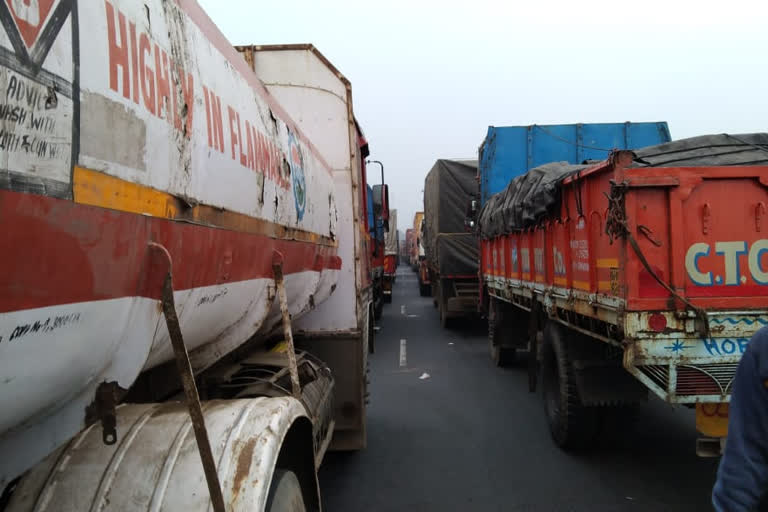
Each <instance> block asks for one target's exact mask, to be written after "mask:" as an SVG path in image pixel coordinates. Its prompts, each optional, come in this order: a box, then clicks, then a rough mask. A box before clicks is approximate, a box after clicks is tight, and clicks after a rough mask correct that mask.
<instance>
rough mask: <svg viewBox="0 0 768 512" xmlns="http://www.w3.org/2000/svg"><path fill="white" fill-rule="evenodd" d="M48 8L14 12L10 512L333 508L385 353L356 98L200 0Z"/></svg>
mask: <svg viewBox="0 0 768 512" xmlns="http://www.w3.org/2000/svg"><path fill="white" fill-rule="evenodd" d="M31 5H32V7H30V4H29V2H27V4H26V6H25V5H24V3H19V2H10V3H7V2H3V3H2V4H0V18H2V20H3V27H2V29H0V32H2V33H3V36H2V37H0V52H2V56H3V58H2V59H0V95H1V96H2V98H3V100H4V101H5V102H7V104H8V108H9V109H10V110H9V111H10V112H13V114H10V117H4V122H3V125H2V130H0V141H1V143H2V147H3V163H2V166H1V167H2V170H0V219H1V220H0V222H2V228H3V229H2V231H3V235H2V237H3V238H2V239H3V244H2V246H3V251H2V255H1V256H0V259H2V269H3V270H2V271H1V272H0V382H2V386H0V410H2V414H1V415H0V489H2V490H3V493H2V498H0V502H2V504H3V505H4V507H5V511H8V512H10V511H22V510H23V511H26V510H33V509H34V510H44V509H48V510H54V509H55V510H62V511H81V510H103V509H109V510H136V509H142V510H150V509H151V510H160V509H162V510H184V511H185V512H186V511H206V510H209V509H212V510H214V511H217V512H218V511H223V510H228V511H230V510H232V511H234V510H286V509H287V507H288V506H290V507H291V508H290V510H319V509H320V497H319V487H318V481H317V473H316V472H317V468H318V466H319V464H320V463H321V461H322V459H323V455H324V453H325V452H326V450H327V449H328V448H329V447H330V448H336V449H359V448H363V447H364V446H365V444H366V424H365V407H366V405H365V404H366V396H367V391H366V383H367V380H366V367H367V357H368V352H369V347H372V345H373V318H372V317H373V299H372V285H371V279H370V268H369V266H370V262H369V260H368V259H367V258H366V257H365V255H366V254H368V249H369V244H370V240H369V236H368V226H367V222H366V218H367V209H366V196H365V189H366V187H365V183H366V168H365V156H366V155H367V153H368V145H367V142H366V141H365V138H364V137H363V135H362V131H361V130H360V129H359V127H358V125H357V123H356V120H355V117H354V111H353V107H352V93H351V86H350V83H349V81H348V80H347V79H346V78H345V77H344V76H343V75H342V74H341V73H340V72H339V71H338V70H337V69H336V68H334V67H333V66H332V65H331V64H330V62H329V61H328V60H327V59H325V57H323V56H322V55H321V54H320V53H319V52H318V51H317V50H316V49H315V48H313V47H312V46H310V45H297V46H281V47H259V46H251V47H242V48H239V49H238V50H239V52H240V53H238V51H237V50H236V49H235V48H233V47H232V46H230V45H229V44H228V42H227V40H226V39H225V37H224V36H223V35H222V34H221V33H220V32H219V31H218V29H217V28H216V27H215V26H214V24H213V23H212V22H211V20H210V19H209V18H208V17H207V15H206V14H205V12H203V11H202V9H201V8H200V7H199V6H198V5H197V4H196V3H195V2H194V1H185V2H178V3H177V2H163V1H160V0H148V1H144V2H130V1H127V0H105V1H103V2H72V1H65V0H61V1H59V2H47V3H44V2H40V4H39V6H38V3H37V2H34V3H33V4H31ZM33 7H34V8H35V9H37V8H38V7H39V10H35V9H33ZM33 17H34V22H33V21H32V18H33ZM3 108H5V106H4V107H3ZM4 112H5V110H4Z"/></svg>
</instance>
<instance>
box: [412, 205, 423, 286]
mask: <svg viewBox="0 0 768 512" xmlns="http://www.w3.org/2000/svg"><path fill="white" fill-rule="evenodd" d="M423 223H424V212H416V214H415V215H414V216H413V239H412V240H413V245H412V246H411V269H412V270H413V271H414V272H418V271H419V258H420V257H423V256H424V248H423V245H422V240H421V238H422V233H421V228H422V224H423Z"/></svg>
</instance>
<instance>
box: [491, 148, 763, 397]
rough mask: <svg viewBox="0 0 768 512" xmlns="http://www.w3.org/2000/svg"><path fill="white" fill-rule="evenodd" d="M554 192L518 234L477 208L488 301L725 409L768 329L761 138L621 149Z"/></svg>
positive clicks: (669, 388) (667, 393) (660, 385)
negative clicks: (556, 325)
mask: <svg viewBox="0 0 768 512" xmlns="http://www.w3.org/2000/svg"><path fill="white" fill-rule="evenodd" d="M713 164H714V165H713ZM558 183H559V185H558V192H559V194H558V195H557V198H556V200H553V201H552V203H553V204H551V205H549V206H548V207H542V205H540V204H539V205H537V206H539V207H540V208H539V210H540V212H541V213H540V214H539V216H538V217H536V216H535V215H534V216H533V217H530V218H528V220H527V223H528V224H527V225H526V226H524V227H522V228H518V229H513V230H506V232H504V230H503V229H496V230H495V231H496V232H493V230H491V231H489V230H487V229H485V228H486V227H487V226H489V225H491V224H494V223H495V224H496V228H498V224H499V222H498V216H499V215H504V214H506V215H507V216H509V215H510V213H511V210H510V209H509V208H508V209H507V210H506V211H503V210H502V209H501V208H497V209H496V210H493V211H489V210H488V209H486V210H484V212H483V214H482V218H481V225H482V226H483V228H484V234H485V237H484V240H483V241H482V243H481V245H482V262H481V264H482V274H483V279H484V281H485V283H486V285H487V287H488V290H489V293H490V294H491V296H493V297H497V298H499V299H501V300H505V301H507V302H513V303H516V304H518V305H520V306H521V307H523V308H526V309H530V308H531V307H532V304H533V303H534V302H539V303H541V304H542V305H543V307H544V309H545V311H546V313H547V314H548V315H549V317H550V318H552V319H555V320H557V321H559V322H561V323H565V324H567V325H569V326H571V327H573V328H575V329H576V330H580V331H582V332H584V333H589V334H590V335H591V336H592V337H594V338H597V339H600V340H603V341H605V342H607V343H610V344H613V345H616V346H617V347H621V348H623V349H624V366H625V368H626V369H627V370H629V371H630V372H631V373H632V374H633V375H635V376H636V377H637V378H638V379H640V380H641V381H642V382H643V383H644V384H645V385H646V386H647V387H648V388H650V389H651V390H652V391H654V392H655V393H656V394H657V395H659V396H661V397H662V398H664V399H666V400H668V401H671V402H685V403H693V402H701V401H709V402H725V401H728V400H729V398H730V391H731V389H730V386H731V382H732V379H733V374H734V372H735V368H736V366H737V364H738V361H739V358H740V356H741V354H742V353H743V351H744V349H745V348H746V346H747V343H748V341H749V338H750V337H751V335H752V334H753V333H754V332H755V331H756V330H757V329H758V328H759V327H760V326H762V325H768V294H766V291H767V290H768V289H767V288H766V285H768V237H766V234H765V233H766V230H767V229H768V224H766V218H765V217H766V205H767V204H768V135H765V134H755V135H744V136H738V137H732V136H725V135H723V136H713V137H705V138H696V139H690V140H687V141H679V142H674V143H669V144H663V145H660V146H654V147H652V148H649V149H648V150H643V151H638V152H637V153H632V152H629V151H619V152H615V153H613V154H612V155H611V157H610V159H609V160H607V161H605V162H603V163H601V164H599V165H596V166H592V167H587V168H583V169H576V170H575V171H574V170H573V169H571V170H569V173H568V174H567V175H564V176H563V177H561V178H560V180H559V182H558ZM512 188H514V183H513V184H510V186H509V187H508V189H507V190H508V191H509V190H510V189H512ZM502 194H503V193H502ZM501 203H502V202H499V204H501ZM523 207H524V206H523V205H522V204H513V205H512V206H511V207H510V208H511V209H514V208H523ZM501 224H502V228H503V225H504V223H501ZM507 224H508V223H507Z"/></svg>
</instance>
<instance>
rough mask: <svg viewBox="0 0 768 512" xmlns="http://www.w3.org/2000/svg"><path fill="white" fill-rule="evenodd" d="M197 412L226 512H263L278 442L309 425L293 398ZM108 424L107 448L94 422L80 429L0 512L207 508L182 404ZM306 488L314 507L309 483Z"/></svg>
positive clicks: (129, 410) (121, 415) (137, 407)
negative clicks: (110, 439)
mask: <svg viewBox="0 0 768 512" xmlns="http://www.w3.org/2000/svg"><path fill="white" fill-rule="evenodd" d="M203 410H204V414H205V423H206V426H207V428H208V434H209V437H210V441H211V447H212V449H213V455H214V459H215V460H216V465H217V468H218V475H219V480H220V482H221V486H222V491H223V495H224V502H225V505H226V509H227V510H229V511H238V510H249V511H251V510H256V511H261V510H264V506H265V504H266V499H267V494H268V492H269V486H270V481H271V479H272V473H273V471H274V468H275V464H276V462H277V458H278V454H279V453H280V450H281V447H282V445H283V441H284V440H285V437H286V435H287V434H288V432H289V430H291V427H292V426H293V425H297V424H299V423H303V422H307V423H308V422H309V420H308V418H307V417H306V413H305V411H304V408H303V407H302V406H301V404H300V403H299V401H297V400H295V399H293V398H253V399H242V400H217V401H210V402H204V403H203ZM117 420H118V423H117V433H118V441H117V443H115V444H114V445H111V446H108V445H105V444H104V443H103V442H102V435H101V427H100V426H99V424H95V425H93V426H91V427H89V428H88V429H86V430H84V431H83V432H82V433H81V434H80V435H78V436H77V437H75V438H74V439H73V440H72V441H71V442H70V443H68V444H67V445H66V446H64V447H62V448H60V449H59V450H56V451H55V452H54V453H52V454H51V455H50V456H49V457H48V458H46V459H45V460H44V461H43V462H41V463H40V464H38V465H37V466H35V467H34V468H33V469H32V470H30V471H29V472H28V473H27V474H26V475H25V476H24V477H23V478H22V480H21V481H20V483H19V485H18V486H17V488H16V490H15V492H14V493H13V496H12V497H11V501H10V503H9V506H8V508H7V509H6V510H7V512H18V511H28V510H57V511H73V512H74V511H81V510H161V509H162V510H168V511H170V510H178V511H183V512H195V511H200V512H206V511H207V510H209V507H210V498H209V494H208V488H207V486H206V482H205V476H204V473H203V466H202V465H201V462H200V455H199V454H198V450H197V446H196V444H195V436H194V434H193V432H192V425H191V423H190V420H189V414H188V412H187V407H186V405H184V404H183V403H181V402H168V403H163V404H132V405H124V406H121V407H119V408H118V411H117ZM306 431H307V432H309V433H310V434H311V428H307V429H306ZM308 446H310V447H311V446H312V445H311V439H309V445H308ZM307 455H308V458H309V463H310V464H312V460H313V459H312V453H311V450H310V453H308V454H307ZM312 474H314V471H312ZM310 491H311V492H312V493H315V495H314V496H312V497H311V499H310V501H315V502H317V499H316V498H318V497H319V491H318V486H317V481H316V480H315V482H314V486H313V488H312V489H310ZM306 492H307V490H306V489H305V493H306ZM305 500H306V498H305Z"/></svg>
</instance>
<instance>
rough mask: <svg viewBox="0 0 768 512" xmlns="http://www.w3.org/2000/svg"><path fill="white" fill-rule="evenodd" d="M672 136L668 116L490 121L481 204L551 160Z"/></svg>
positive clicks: (600, 155) (603, 154) (581, 158)
mask: <svg viewBox="0 0 768 512" xmlns="http://www.w3.org/2000/svg"><path fill="white" fill-rule="evenodd" d="M670 140H672V139H671V138H670V135H669V127H668V126H667V123H666V122H663V121H662V122H652V123H632V122H626V123H577V124H554V125H540V124H534V125H530V126H489V127H488V133H487V134H486V136H485V139H484V140H483V143H482V145H481V146H480V151H479V159H480V160H479V166H478V170H479V173H478V181H479V186H480V204H479V206H483V205H484V204H485V203H486V202H487V201H488V199H489V198H490V197H491V196H492V195H493V194H497V193H498V192H501V191H502V190H504V188H506V186H507V184H508V183H509V181H510V180H511V179H512V178H514V177H516V176H519V175H520V174H523V173H525V172H527V171H529V170H530V169H533V168H534V167H538V166H540V165H544V164H548V163H550V162H569V163H572V164H581V163H584V162H586V161H589V160H595V161H602V160H605V159H606V158H607V157H608V155H609V153H610V152H611V151H612V150H614V149H634V148H642V147H645V146H652V145H654V144H662V143H664V142H669V141H670Z"/></svg>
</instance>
